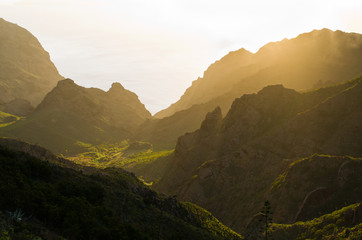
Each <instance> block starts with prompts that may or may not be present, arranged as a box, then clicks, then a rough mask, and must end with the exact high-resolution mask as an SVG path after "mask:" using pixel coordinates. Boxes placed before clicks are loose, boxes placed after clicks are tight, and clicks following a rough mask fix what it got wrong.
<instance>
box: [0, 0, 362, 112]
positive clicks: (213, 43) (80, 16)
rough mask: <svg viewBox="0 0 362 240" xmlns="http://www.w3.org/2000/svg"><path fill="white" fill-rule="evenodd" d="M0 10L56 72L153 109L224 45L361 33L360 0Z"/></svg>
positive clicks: (59, 4) (177, 1)
mask: <svg viewBox="0 0 362 240" xmlns="http://www.w3.org/2000/svg"><path fill="white" fill-rule="evenodd" d="M0 17H1V18H4V19H5V20H7V21H10V22H13V23H16V24H18V25H19V26H22V27H24V28H26V29H27V30H29V31H30V32H31V33H32V34H33V35H35V36H36V37H37V38H38V40H39V41H40V43H41V44H42V45H43V47H44V48H45V50H47V51H48V52H49V53H50V56H51V60H52V61H53V62H54V63H55V65H56V67H57V68H58V70H59V72H60V74H61V75H62V76H64V77H66V78H71V79H73V80H74V81H75V82H76V83H77V84H79V85H81V86H85V87H97V88H101V89H103V90H106V91H107V90H108V89H109V87H110V86H111V84H112V83H113V82H120V83H121V84H122V85H123V86H124V87H125V88H126V89H128V90H130V91H132V92H135V93H136V94H137V95H138V96H139V98H140V100H141V101H142V103H144V104H145V105H146V108H147V109H148V110H149V111H150V112H151V113H153V114H154V113H156V112H158V111H160V110H162V109H164V108H166V107H168V106H169V105H170V104H171V103H174V102H176V101H177V100H178V99H179V98H180V97H181V95H182V94H183V93H184V92H185V90H186V88H188V87H189V86H191V83H192V81H194V80H196V79H197V78H198V77H202V76H203V72H204V71H205V70H206V69H207V67H208V66H209V65H210V64H212V63H213V62H215V61H216V60H218V59H220V58H221V57H223V56H224V55H226V54H227V53H228V52H230V51H235V50H238V49H240V48H245V49H247V50H249V51H251V52H253V53H254V52H257V51H258V49H259V48H260V47H262V46H263V45H264V44H266V43H268V42H271V41H280V40H282V39H284V38H294V37H296V36H298V35H299V34H301V33H304V32H310V31H312V30H314V29H322V28H329V29H332V30H342V31H345V32H358V33H362V1H361V0H343V1H342V0H303V1H300V0H294V1H290V0H289V1H284V0H283V1H282V0H275V1H272V0H222V1H221V0H152V1H150V0H0ZM0 54H1V53H0Z"/></svg>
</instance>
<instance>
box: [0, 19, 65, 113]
mask: <svg viewBox="0 0 362 240" xmlns="http://www.w3.org/2000/svg"><path fill="white" fill-rule="evenodd" d="M0 72H1V75H0V93H1V94H0V105H2V104H6V103H9V102H11V101H13V100H16V99H23V101H24V100H26V101H28V102H30V104H31V105H32V106H36V105H38V104H39V103H40V102H41V100H43V98H44V96H45V95H46V94H47V93H48V92H49V91H50V90H51V89H53V88H54V87H55V85H56V84H57V82H58V81H59V80H60V79H62V78H63V77H62V76H60V75H59V73H58V71H57V69H56V68H55V66H54V64H53V63H52V62H51V60H50V57H49V54H48V53H47V52H46V51H45V50H44V49H43V47H42V46H41V45H40V43H39V41H38V40H37V39H36V38H35V37H34V36H33V35H32V34H31V33H30V32H29V31H27V30H25V29H24V28H22V27H19V26H18V25H16V24H13V23H10V22H7V21H5V20H4V19H2V18H0ZM18 103H19V101H18ZM28 104H29V103H26V102H25V106H27V105H28ZM7 107H9V105H8V106H7Z"/></svg>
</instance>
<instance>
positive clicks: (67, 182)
mask: <svg viewBox="0 0 362 240" xmlns="http://www.w3.org/2000/svg"><path fill="white" fill-rule="evenodd" d="M10 149H12V150H10ZM16 150H18V151H16ZM39 158H40V159H42V160H40V159H39ZM69 167H71V168H69ZM0 172H1V174H0V183H1V184H0V186H1V187H0V206H1V207H0V236H2V237H4V238H6V237H8V238H6V239H35V237H38V238H39V237H41V238H42V239H64V238H61V237H60V236H62V237H65V238H66V239H205V238H206V239H220V240H221V239H242V237H240V236H239V235H238V234H236V233H235V232H233V231H232V230H230V229H229V228H227V227H225V226H224V225H222V224H221V223H220V222H219V221H218V220H217V219H215V218H214V217H213V216H212V215H211V214H210V213H208V212H207V211H205V210H203V209H201V208H199V207H197V206H195V205H193V204H190V203H181V202H178V201H176V199H174V198H172V197H167V196H164V195H161V194H158V193H156V192H154V191H152V190H150V189H149V188H148V187H146V186H145V185H144V184H142V183H141V182H140V181H139V180H138V179H137V178H136V177H135V176H134V175H133V174H131V173H128V172H126V171H123V170H120V169H115V168H108V169H105V170H99V169H95V168H90V167H81V166H78V165H76V164H74V163H71V162H69V161H67V160H65V159H62V158H58V157H56V156H55V155H53V154H52V153H50V152H49V151H47V150H46V149H44V148H41V147H39V146H35V145H30V144H26V143H23V142H19V141H15V140H11V139H2V140H1V141H0ZM7 211H10V213H11V214H10V216H9V217H5V213H6V212H7ZM16 212H20V214H16ZM11 229H12V230H11ZM38 238H36V239H38Z"/></svg>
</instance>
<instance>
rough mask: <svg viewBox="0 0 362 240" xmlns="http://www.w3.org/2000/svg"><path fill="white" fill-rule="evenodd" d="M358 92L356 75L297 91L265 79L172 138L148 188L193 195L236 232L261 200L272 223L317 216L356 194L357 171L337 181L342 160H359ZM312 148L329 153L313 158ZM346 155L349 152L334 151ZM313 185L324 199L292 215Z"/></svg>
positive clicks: (361, 85) (361, 114)
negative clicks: (266, 83) (159, 172)
mask: <svg viewBox="0 0 362 240" xmlns="http://www.w3.org/2000/svg"><path fill="white" fill-rule="evenodd" d="M361 96H362V77H359V78H357V79H354V80H352V81H348V82H346V83H343V84H339V85H335V86H331V87H326V88H321V89H318V90H315V91H309V92H304V93H300V92H297V91H295V90H292V89H288V88H284V87H283V86H282V85H273V86H268V87H265V88H264V89H262V90H261V91H259V92H258V93H257V94H246V95H243V96H242V97H241V98H238V99H236V100H235V101H234V102H233V104H232V107H231V109H230V111H229V112H228V113H227V115H226V116H225V117H224V118H223V116H222V113H221V109H220V108H216V109H215V110H214V111H213V112H210V113H208V114H207V115H206V118H205V120H204V121H203V123H202V125H201V127H200V129H199V130H197V131H195V132H193V133H188V134H185V135H184V136H182V137H180V138H179V139H178V142H177V145H176V149H175V153H174V154H173V156H171V157H170V158H169V159H168V162H167V164H168V166H169V167H168V168H167V169H166V171H165V172H164V173H163V176H162V175H161V176H162V178H161V180H160V181H159V182H157V183H156V184H155V185H154V188H155V189H156V190H158V191H163V192H166V193H169V194H175V195H177V196H178V198H179V199H180V200H183V201H191V202H194V203H196V204H198V205H200V206H202V207H204V208H206V209H207V210H209V211H211V212H212V213H213V214H215V216H216V217H218V218H219V219H221V220H222V221H223V222H225V223H226V224H227V225H228V226H231V227H232V228H234V229H236V230H240V231H244V230H245V227H246V226H247V224H248V223H249V222H250V221H251V220H252V218H253V216H254V214H257V213H258V211H259V210H260V209H261V207H262V204H263V203H264V201H266V200H267V199H269V200H270V202H271V204H272V206H273V208H274V209H275V210H276V213H275V221H276V222H280V223H290V222H293V221H295V220H296V219H299V217H302V216H303V217H302V218H301V219H302V220H305V219H309V218H314V217H319V216H320V215H318V214H319V213H328V211H329V212H331V211H333V210H334V209H335V208H340V207H343V206H344V204H345V203H350V201H352V203H354V202H355V201H361V199H360V196H362V189H361V188H360V187H358V186H359V184H360V178H358V175H353V174H352V175H351V178H352V179H355V180H354V181H352V182H350V181H347V182H348V183H347V184H345V185H343V184H342V185H340V184H338V181H339V180H338V179H339V178H340V176H339V174H340V172H339V170H338V169H343V167H342V165H343V164H347V163H348V162H351V161H355V163H353V164H352V163H348V164H351V165H348V164H347V165H344V167H347V166H348V169H350V170H353V169H359V168H360V167H361V163H362V162H361V161H360V159H359V158H358V157H361V156H362V149H361V147H360V146H361V144H362V125H361V123H362V97H361ZM313 154H319V155H321V154H322V155H331V157H328V156H327V157H323V156H322V157H321V158H322V160H320V159H319V157H311V156H313ZM346 155H348V156H351V157H339V156H346ZM334 156H335V157H334ZM304 158H309V160H302V159H304ZM354 158H358V159H359V160H358V161H357V160H354ZM354 164H356V165H354ZM293 166H294V167H293ZM288 168H290V169H298V170H290V171H288V170H287V169H288ZM350 170H346V174H347V175H348V172H349V171H350ZM289 173H293V174H296V175H295V176H294V177H292V176H293V175H289ZM306 173H308V175H306ZM309 173H310V174H309ZM356 173H358V170H356V172H355V173H354V174H356ZM342 175H343V174H342ZM289 176H290V177H291V178H290V180H288V179H289ZM356 176H357V177H356ZM292 179H293V180H292ZM356 179H357V180H356ZM284 181H287V182H286V183H285V182H284ZM309 181H310V182H309ZM288 182H289V183H288ZM332 183H333V184H332ZM284 184H285V185H284ZM298 184H299V185H300V186H299V185H298ZM296 186H299V187H296ZM320 188H321V189H322V191H321V192H319V193H318V191H319V190H318V191H317V193H318V194H321V195H322V196H326V194H327V193H328V194H329V195H328V196H329V198H328V199H324V200H323V201H322V200H319V204H315V206H314V207H308V208H307V206H308V204H307V205H305V206H306V208H304V207H303V208H301V209H302V210H301V211H302V212H303V213H302V215H299V217H298V214H297V213H298V210H299V209H298V206H302V203H303V200H305V196H306V195H307V194H308V193H311V192H313V191H314V190H317V189H320ZM323 189H324V190H323ZM319 196H320V195H319ZM352 196H354V197H352ZM306 201H307V203H308V199H307V200H306ZM328 201H329V202H328ZM312 203H313V201H312ZM352 203H351V204H352ZM289 204H290V205H291V206H289ZM303 214H304V215H303ZM317 215H318V216H317ZM296 216H297V217H296Z"/></svg>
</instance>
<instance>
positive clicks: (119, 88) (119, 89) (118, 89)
mask: <svg viewBox="0 0 362 240" xmlns="http://www.w3.org/2000/svg"><path fill="white" fill-rule="evenodd" d="M125 90H126V89H125V88H124V87H123V86H122V84H120V83H119V82H114V83H112V86H111V88H110V89H109V90H108V93H111V92H123V91H125Z"/></svg>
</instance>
